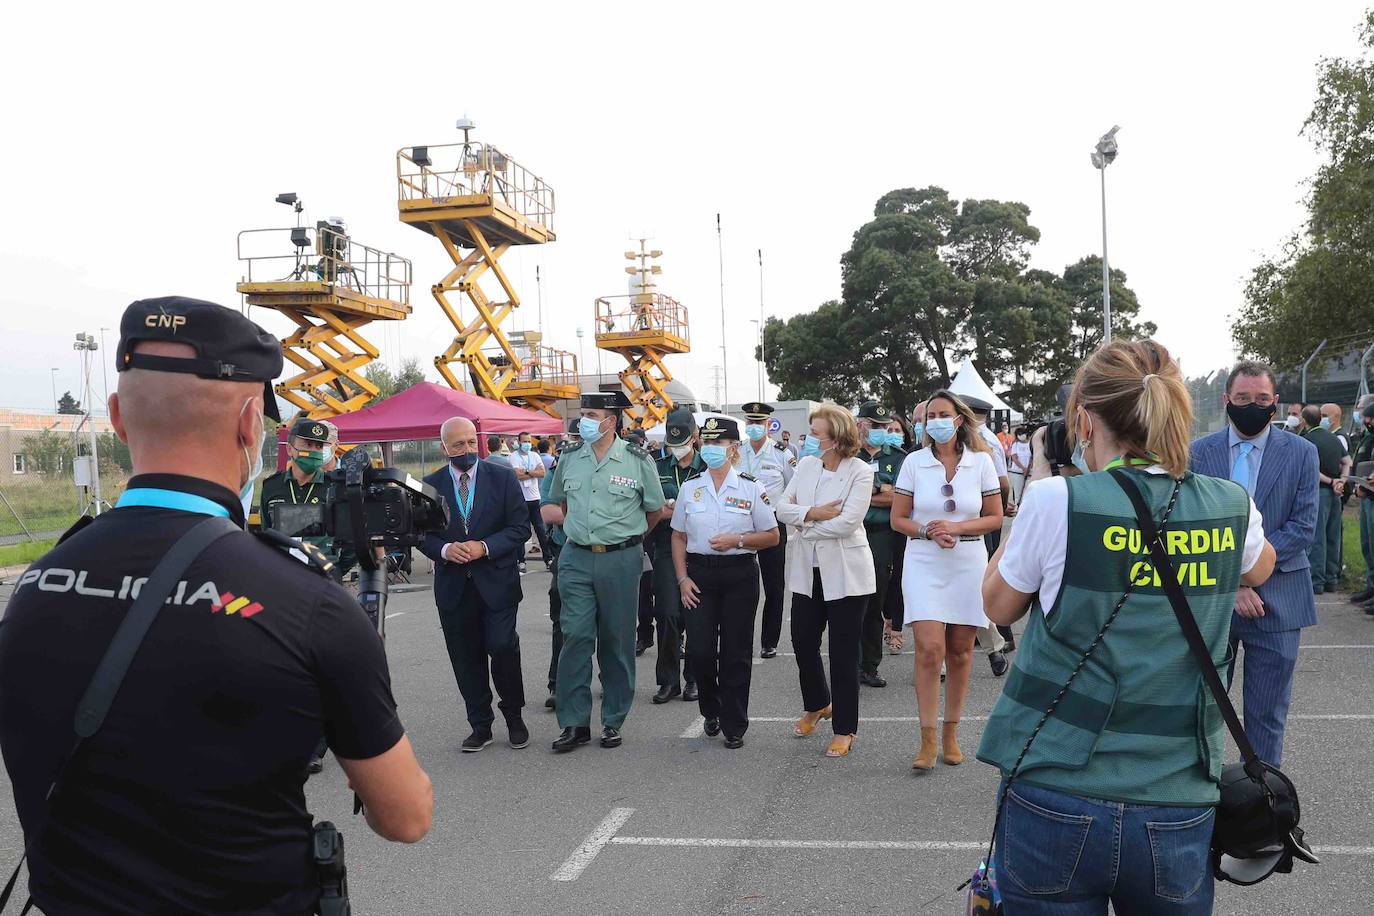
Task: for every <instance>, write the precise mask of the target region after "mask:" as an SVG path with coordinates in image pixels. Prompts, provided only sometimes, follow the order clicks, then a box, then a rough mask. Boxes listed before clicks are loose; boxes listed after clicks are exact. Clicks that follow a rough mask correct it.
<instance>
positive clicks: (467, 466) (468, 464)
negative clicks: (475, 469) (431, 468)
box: [448, 452, 477, 471]
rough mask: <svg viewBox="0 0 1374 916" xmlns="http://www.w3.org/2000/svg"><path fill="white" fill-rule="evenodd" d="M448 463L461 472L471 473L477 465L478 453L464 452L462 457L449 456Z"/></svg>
mask: <svg viewBox="0 0 1374 916" xmlns="http://www.w3.org/2000/svg"><path fill="white" fill-rule="evenodd" d="M448 463H449V464H451V465H453V466H454V467H455V468H457V469H458V470H460V471H470V470H472V466H473V465H474V464H476V463H477V453H476V452H463V454H461V455H449V456H448Z"/></svg>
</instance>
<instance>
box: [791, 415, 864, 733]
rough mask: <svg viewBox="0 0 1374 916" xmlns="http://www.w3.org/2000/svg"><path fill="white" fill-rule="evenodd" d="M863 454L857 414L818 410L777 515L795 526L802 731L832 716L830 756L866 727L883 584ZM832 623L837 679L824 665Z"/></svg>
mask: <svg viewBox="0 0 1374 916" xmlns="http://www.w3.org/2000/svg"><path fill="white" fill-rule="evenodd" d="M858 452H859V428H858V426H857V425H856V424H855V422H854V417H853V415H852V414H850V412H849V411H847V410H845V409H844V408H843V407H840V406H838V405H835V404H822V405H821V406H820V407H818V408H816V410H815V412H814V413H812V414H811V434H810V435H809V436H807V437H806V445H805V446H803V448H802V453H801V454H802V458H801V461H800V462H798V464H797V471H796V473H795V474H794V475H793V476H792V482H791V483H790V484H788V485H787V490H786V492H785V493H784V494H783V497H782V502H781V504H780V505H779V506H778V507H777V511H778V520H779V521H781V522H783V523H785V524H787V525H789V526H790V527H791V528H792V532H791V534H790V536H789V537H788V539H787V575H788V588H789V589H791V591H792V651H793V652H795V653H796V656H797V675H798V678H799V679H800V681H801V692H802V703H803V705H804V707H805V709H806V712H805V714H804V715H803V716H802V717H801V718H800V719H798V720H797V724H796V728H795V732H796V734H797V736H798V737H806V736H807V735H809V734H811V733H812V732H813V731H815V730H816V725H817V724H819V722H820V720H821V719H831V725H832V727H833V729H834V732H835V736H834V738H833V739H832V740H831V742H830V747H829V748H827V749H826V752H825V755H826V756H827V757H844V756H847V755H848V754H849V749H850V747H851V746H852V744H853V743H854V735H855V734H856V733H857V732H858V730H859V636H860V631H861V629H862V624H863V617H864V609H865V608H866V607H867V604H868V598H869V596H870V595H872V594H873V593H874V592H875V591H876V585H875V582H874V578H873V555H872V554H871V553H870V552H869V549H868V537H867V536H866V535H865V533H864V513H866V512H867V511H868V503H869V500H870V499H871V498H872V496H873V468H872V466H871V465H869V463H868V462H866V461H860V460H859V459H858V458H856V457H855V455H857V454H858ZM827 626H829V627H830V684H829V685H827V684H826V680H825V668H824V667H823V666H822V665H821V635H822V634H823V633H824V632H825V629H826V627H827ZM832 696H833V704H834V706H833V709H832V706H831V704H832ZM832 716H833V718H832Z"/></svg>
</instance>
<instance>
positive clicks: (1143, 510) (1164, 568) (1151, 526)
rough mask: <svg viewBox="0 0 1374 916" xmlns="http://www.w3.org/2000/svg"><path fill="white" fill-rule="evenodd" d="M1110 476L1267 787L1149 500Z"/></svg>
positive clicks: (1126, 479)
mask: <svg viewBox="0 0 1374 916" xmlns="http://www.w3.org/2000/svg"><path fill="white" fill-rule="evenodd" d="M1110 473H1111V475H1112V477H1113V478H1114V479H1115V480H1116V483H1117V485H1118V486H1120V487H1121V489H1122V490H1124V491H1125V492H1126V496H1127V497H1128V498H1129V499H1130V500H1131V505H1132V506H1134V507H1135V517H1136V524H1137V525H1139V526H1140V533H1141V536H1142V537H1143V538H1144V540H1145V543H1146V544H1147V545H1148V546H1149V548H1150V561H1151V562H1152V563H1154V567H1155V572H1157V573H1158V574H1159V581H1160V582H1161V583H1162V585H1163V588H1164V594H1165V596H1166V597H1167V598H1168V599H1169V606H1170V607H1171V608H1173V611H1174V616H1175V617H1176V618H1178V625H1179V628H1180V629H1182V630H1183V636H1184V638H1185V639H1187V640H1188V648H1189V650H1190V651H1191V652H1192V654H1193V659H1194V660H1195V661H1196V662H1197V664H1198V667H1199V668H1201V669H1202V680H1203V681H1204V682H1205V683H1206V684H1207V689H1208V690H1209V691H1211V693H1212V699H1214V700H1216V703H1217V708H1218V709H1220V710H1221V717H1222V718H1223V719H1224V720H1225V721H1226V728H1227V729H1228V730H1229V731H1230V732H1231V737H1232V738H1234V739H1235V741H1236V747H1237V748H1239V750H1240V756H1241V759H1242V760H1243V761H1244V763H1245V772H1246V773H1248V774H1249V775H1250V777H1251V778H1253V779H1257V780H1260V782H1261V784H1263V780H1264V766H1263V764H1262V763H1261V761H1260V759H1259V756H1258V755H1257V754H1256V753H1255V749H1254V747H1252V746H1251V744H1250V739H1249V738H1247V737H1246V736H1245V727H1244V726H1242V725H1241V722H1240V717H1239V716H1237V715H1236V708H1235V707H1234V706H1232V705H1231V698H1230V696H1228V695H1227V693H1226V687H1225V685H1223V684H1222V683H1221V676H1220V675H1219V674H1217V666H1216V663H1215V662H1213V661H1212V653H1211V652H1209V651H1208V650H1207V643H1206V641H1205V640H1204V639H1203V638H1202V632H1201V631H1200V630H1199V629H1198V626H1197V619H1196V618H1194V617H1193V611H1192V609H1191V608H1190V607H1189V606H1188V599H1187V597H1185V596H1184V594H1183V587H1182V586H1181V585H1179V582H1178V575H1177V574H1176V573H1175V572H1174V565H1173V563H1172V562H1171V561H1170V559H1169V554H1168V552H1167V551H1166V550H1165V549H1164V544H1163V542H1162V541H1161V539H1160V537H1159V532H1158V531H1157V530H1156V529H1155V523H1154V519H1153V518H1152V517H1151V515H1150V509H1149V507H1148V506H1146V504H1145V497H1144V496H1143V495H1142V494H1141V492H1140V487H1139V486H1138V485H1137V484H1136V482H1135V481H1134V480H1132V479H1131V477H1130V475H1129V474H1127V473H1126V472H1125V471H1123V470H1121V469H1120V468H1116V469H1114V470H1112V471H1111V472H1110Z"/></svg>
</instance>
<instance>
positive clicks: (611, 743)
mask: <svg viewBox="0 0 1374 916" xmlns="http://www.w3.org/2000/svg"><path fill="white" fill-rule="evenodd" d="M601 746H602V747H620V730H619V729H615V728H611V727H610V726H609V725H607V726H606V727H604V728H603V729H601Z"/></svg>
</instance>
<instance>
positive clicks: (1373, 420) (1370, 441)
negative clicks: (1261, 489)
mask: <svg viewBox="0 0 1374 916" xmlns="http://www.w3.org/2000/svg"><path fill="white" fill-rule="evenodd" d="M1366 397H1368V396H1366ZM1360 400H1361V402H1363V406H1362V407H1361V408H1360V423H1361V425H1360V437H1359V439H1358V440H1356V441H1355V442H1353V443H1352V445H1353V446H1354V449H1355V453H1354V455H1353V456H1352V463H1353V465H1354V471H1355V473H1356V474H1357V475H1358V473H1359V470H1360V465H1361V464H1363V463H1365V462H1366V461H1374V399H1370V400H1368V401H1366V399H1365V398H1361V399H1360ZM1366 484H1367V485H1368V486H1366ZM1366 484H1361V485H1360V486H1358V487H1356V488H1355V495H1356V496H1358V497H1359V499H1360V553H1362V554H1364V563H1365V574H1364V588H1363V589H1361V590H1360V591H1358V592H1356V593H1355V594H1354V595H1351V596H1350V600H1351V601H1353V602H1355V603H1356V604H1360V605H1362V606H1363V608H1364V612H1365V613H1366V614H1369V615H1371V616H1374V489H1370V487H1374V477H1371V478H1368V479H1367V480H1366Z"/></svg>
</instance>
